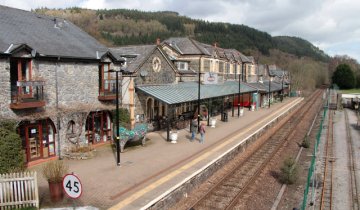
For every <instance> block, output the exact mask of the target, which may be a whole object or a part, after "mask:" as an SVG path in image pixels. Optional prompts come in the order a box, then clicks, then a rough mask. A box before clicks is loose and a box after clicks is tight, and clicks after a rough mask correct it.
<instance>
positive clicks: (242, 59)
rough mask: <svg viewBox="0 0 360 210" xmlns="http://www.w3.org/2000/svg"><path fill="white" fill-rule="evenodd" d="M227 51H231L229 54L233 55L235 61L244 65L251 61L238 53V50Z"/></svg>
mask: <svg viewBox="0 0 360 210" xmlns="http://www.w3.org/2000/svg"><path fill="white" fill-rule="evenodd" d="M228 51H231V53H232V54H233V56H234V58H235V60H236V61H238V62H245V63H251V60H250V59H249V58H248V57H247V56H245V55H244V54H242V53H241V52H239V51H238V50H235V49H228Z"/></svg>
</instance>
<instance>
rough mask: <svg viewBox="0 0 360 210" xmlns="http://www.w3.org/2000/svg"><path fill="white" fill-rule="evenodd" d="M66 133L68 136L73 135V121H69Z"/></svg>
mask: <svg viewBox="0 0 360 210" xmlns="http://www.w3.org/2000/svg"><path fill="white" fill-rule="evenodd" d="M67 133H68V134H74V133H75V122H74V121H73V120H71V121H70V122H69V123H68V126H67Z"/></svg>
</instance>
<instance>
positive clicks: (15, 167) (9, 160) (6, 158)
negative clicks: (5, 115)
mask: <svg viewBox="0 0 360 210" xmlns="http://www.w3.org/2000/svg"><path fill="white" fill-rule="evenodd" d="M15 127H16V124H15V122H12V121H1V122H0V154H1V155H0V173H9V172H18V171H22V170H24V168H25V167H24V151H23V149H22V141H21V138H20V136H19V135H18V134H17V133H16V132H15Z"/></svg>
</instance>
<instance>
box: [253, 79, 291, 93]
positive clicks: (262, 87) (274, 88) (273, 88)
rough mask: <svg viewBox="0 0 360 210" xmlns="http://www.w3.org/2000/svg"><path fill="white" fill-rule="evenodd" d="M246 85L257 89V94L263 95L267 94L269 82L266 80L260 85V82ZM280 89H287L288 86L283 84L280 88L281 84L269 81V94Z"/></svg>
mask: <svg viewBox="0 0 360 210" xmlns="http://www.w3.org/2000/svg"><path fill="white" fill-rule="evenodd" d="M248 85H249V86H251V87H253V88H256V89H258V91H259V92H263V93H267V92H269V80H266V81H264V82H263V83H261V82H249V83H248ZM282 87H284V88H287V87H288V85H287V84H285V83H284V85H283V86H282V84H281V83H278V82H275V81H271V84H270V92H276V91H280V90H282Z"/></svg>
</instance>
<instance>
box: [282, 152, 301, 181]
mask: <svg viewBox="0 0 360 210" xmlns="http://www.w3.org/2000/svg"><path fill="white" fill-rule="evenodd" d="M297 178H298V173H297V167H296V165H295V160H294V159H293V158H287V159H285V161H284V163H283V166H282V167H281V173H280V181H281V183H283V184H294V183H295V182H296V180H297Z"/></svg>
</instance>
